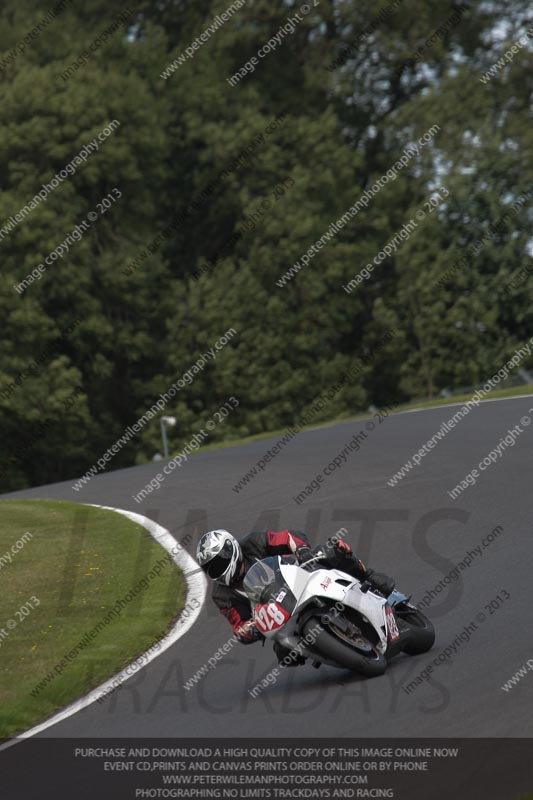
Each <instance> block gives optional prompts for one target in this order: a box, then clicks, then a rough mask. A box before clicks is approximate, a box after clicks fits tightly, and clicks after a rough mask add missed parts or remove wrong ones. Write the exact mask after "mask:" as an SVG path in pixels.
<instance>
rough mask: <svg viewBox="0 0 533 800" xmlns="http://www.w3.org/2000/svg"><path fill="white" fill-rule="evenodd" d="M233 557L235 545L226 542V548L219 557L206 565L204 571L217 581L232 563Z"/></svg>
mask: <svg viewBox="0 0 533 800" xmlns="http://www.w3.org/2000/svg"><path fill="white" fill-rule="evenodd" d="M232 557H233V545H232V543H231V542H226V543H225V544H224V547H223V548H222V550H221V551H220V553H217V555H216V556H215V557H214V558H212V559H211V561H208V562H207V564H205V565H204V571H205V572H207V574H208V575H209V577H210V578H213V579H214V580H216V579H217V578H220V577H221V576H222V575H223V574H224V573H225V571H226V570H227V568H228V567H229V565H230V563H231V559H232Z"/></svg>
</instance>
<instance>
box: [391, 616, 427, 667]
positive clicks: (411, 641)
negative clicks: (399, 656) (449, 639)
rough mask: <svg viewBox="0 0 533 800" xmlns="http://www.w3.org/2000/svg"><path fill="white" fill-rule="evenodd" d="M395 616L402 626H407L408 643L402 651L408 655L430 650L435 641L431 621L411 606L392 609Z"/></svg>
mask: <svg viewBox="0 0 533 800" xmlns="http://www.w3.org/2000/svg"><path fill="white" fill-rule="evenodd" d="M394 613H395V614H396V616H397V617H398V618H399V619H401V621H402V623H403V627H405V626H407V627H408V628H409V632H408V634H407V641H408V643H407V644H406V645H405V647H403V648H402V649H403V652H404V653H407V654H408V655H410V656H417V655H419V654H420V653H426V652H427V651H428V650H431V648H432V647H433V645H434V643H435V628H434V627H433V623H432V622H430V621H429V619H428V618H427V617H426V616H425V615H424V614H422V612H421V611H418V610H417V609H411V608H402V607H401V606H400V607H399V608H395V609H394Z"/></svg>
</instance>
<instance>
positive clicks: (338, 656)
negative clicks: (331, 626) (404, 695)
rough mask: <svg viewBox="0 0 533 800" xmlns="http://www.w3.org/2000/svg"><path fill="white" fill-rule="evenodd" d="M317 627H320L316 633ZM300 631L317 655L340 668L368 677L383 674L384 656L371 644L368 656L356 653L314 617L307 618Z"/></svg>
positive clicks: (384, 666) (385, 667)
mask: <svg viewBox="0 0 533 800" xmlns="http://www.w3.org/2000/svg"><path fill="white" fill-rule="evenodd" d="M317 627H318V628H319V629H320V630H319V632H318V633H317ZM302 633H303V635H304V637H306V638H309V640H310V641H312V642H313V644H312V645H311V647H312V649H313V650H315V651H316V653H317V654H318V655H321V656H322V657H323V658H326V659H328V660H330V661H334V662H335V663H336V664H337V666H339V667H341V668H342V667H344V668H345V669H349V670H353V671H354V672H359V673H361V674H362V675H366V676H367V677H369V678H374V677H377V676H378V675H383V673H384V672H385V670H386V669H387V661H386V659H385V657H384V656H383V655H382V654H381V653H378V652H377V650H376V649H375V648H374V647H373V646H372V647H371V648H370V653H371V655H369V656H364V655H362V654H361V653H358V652H357V650H355V649H354V647H350V645H349V644H346V643H345V642H343V641H341V640H340V639H338V638H337V637H336V636H335V634H333V633H331V632H330V631H329V630H325V628H324V626H323V624H322V623H321V622H320V621H319V620H318V619H317V618H316V617H311V619H308V620H307V622H306V623H305V624H304V625H303V630H302Z"/></svg>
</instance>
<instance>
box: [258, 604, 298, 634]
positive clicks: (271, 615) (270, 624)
mask: <svg viewBox="0 0 533 800" xmlns="http://www.w3.org/2000/svg"><path fill="white" fill-rule="evenodd" d="M254 616H255V624H256V625H257V627H258V628H259V630H260V631H261V632H262V633H269V632H270V631H275V630H276V629H277V628H281V626H282V625H285V623H286V622H287V620H288V619H290V616H291V615H290V613H289V612H288V611H285V609H284V608H282V607H281V606H280V605H279V603H274V602H272V603H263V604H262V605H256V607H255V612H254Z"/></svg>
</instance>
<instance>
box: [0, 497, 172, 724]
mask: <svg viewBox="0 0 533 800" xmlns="http://www.w3.org/2000/svg"><path fill="white" fill-rule="evenodd" d="M0 512H1V513H0V580H1V582H2V593H1V596H0V737H2V738H8V737H11V736H13V735H15V734H16V733H20V732H21V731H23V730H26V729H28V728H29V727H31V726H32V725H34V724H36V723H37V722H39V721H42V720H43V719H46V718H47V717H49V716H50V715H52V714H53V713H54V712H56V711H57V710H59V709H60V708H62V707H64V706H65V705H67V704H69V703H70V702H72V701H73V700H75V699H76V698H77V697H79V696H81V695H83V694H84V693H85V692H87V691H88V690H89V689H91V688H94V687H95V686H97V685H98V684H99V683H101V682H102V681H103V680H105V679H106V678H108V677H110V676H111V675H113V674H114V673H116V672H117V671H119V670H120V669H121V668H123V667H124V666H126V665H127V664H129V663H130V662H132V661H133V660H134V659H135V658H136V657H137V656H139V655H140V654H141V653H143V652H144V651H146V650H147V649H148V648H149V647H150V646H151V645H153V644H154V643H155V642H156V641H158V640H159V639H160V638H161V637H162V636H163V635H164V634H165V633H166V632H167V631H168V630H169V629H170V627H171V625H172V623H173V621H174V620H175V619H176V618H177V617H178V616H179V613H180V611H181V609H182V608H183V605H184V599H185V594H186V584H185V579H184V578H183V575H182V573H180V572H179V570H178V569H177V568H176V566H175V565H174V564H173V563H170V562H169V561H168V559H167V558H166V556H167V553H166V552H165V551H164V550H163V549H162V548H161V546H160V545H158V544H157V543H156V542H155V541H154V539H153V538H152V537H151V536H150V535H149V533H148V532H147V531H146V530H145V529H144V528H143V527H142V526H140V525H137V524H136V523H134V522H132V521H131V520H129V519H127V518H126V517H124V516H122V515H120V514H117V513H115V512H113V511H106V510H104V509H99V508H91V507H89V506H84V505H80V504H79V503H69V502H63V501H49V500H1V501H0ZM157 562H160V563H161V566H160V573H159V575H156V574H155V573H153V576H152V577H149V573H150V571H151V570H152V568H153V567H154V566H155V565H156V564H157ZM134 589H136V592H135V596H133V594H130V595H129V596H130V600H125V602H124V605H123V607H121V608H120V611H119V610H118V608H117V610H116V611H115V614H114V615H113V616H111V615H110V611H111V610H112V608H113V606H114V605H115V604H116V603H117V601H118V600H120V599H124V598H126V597H127V596H128V593H130V592H132V590H134ZM108 615H109V616H108ZM104 620H107V622H104ZM85 634H87V636H85ZM84 637H85V638H84ZM83 642H85V646H83V647H82V646H81V645H82V643H83ZM78 643H79V644H80V646H79V647H78V648H76V645H78ZM62 660H63V665H64V666H63V668H62V669H61V668H60V669H54V668H55V667H56V665H60V662H61V661H62Z"/></svg>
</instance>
